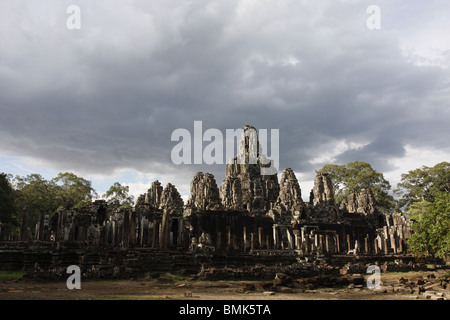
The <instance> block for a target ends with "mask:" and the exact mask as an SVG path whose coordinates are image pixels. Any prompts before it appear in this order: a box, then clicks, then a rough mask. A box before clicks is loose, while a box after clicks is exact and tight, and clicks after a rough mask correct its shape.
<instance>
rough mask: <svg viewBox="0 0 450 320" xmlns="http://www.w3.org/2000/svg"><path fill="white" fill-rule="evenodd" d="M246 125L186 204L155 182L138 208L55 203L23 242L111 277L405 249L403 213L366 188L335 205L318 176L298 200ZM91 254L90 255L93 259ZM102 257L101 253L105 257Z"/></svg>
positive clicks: (287, 175)
mask: <svg viewBox="0 0 450 320" xmlns="http://www.w3.org/2000/svg"><path fill="white" fill-rule="evenodd" d="M251 132H256V129H255V128H254V127H251V126H245V127H244V130H243V132H242V137H241V142H240V147H239V153H238V154H237V155H236V156H235V157H234V158H232V159H230V161H229V162H228V164H227V165H226V176H225V179H224V181H223V182H222V184H221V185H220V186H219V185H218V184H217V182H216V180H215V178H214V176H213V175H212V174H210V173H202V172H198V173H197V174H196V175H195V176H194V177H193V179H192V182H191V186H190V196H189V199H188V201H187V203H186V204H184V202H183V200H182V198H181V196H180V194H179V192H178V191H177V189H176V187H175V186H174V185H172V184H170V183H168V184H167V185H166V186H165V187H163V186H162V185H161V183H160V182H159V181H154V182H153V183H152V185H151V186H150V188H149V189H148V191H147V192H146V193H145V194H142V195H140V196H139V198H138V199H137V202H136V205H135V207H134V208H128V209H124V208H122V209H118V210H117V211H112V210H111V209H110V208H108V205H107V203H106V202H105V201H103V200H96V201H95V202H93V203H92V204H91V205H90V206H87V207H84V208H81V209H72V210H65V209H61V210H59V212H58V213H57V214H55V215H54V216H52V217H48V216H45V215H44V216H43V217H42V218H41V221H40V222H39V224H38V225H37V226H36V230H35V232H34V238H33V237H32V236H31V232H30V230H28V232H26V231H24V232H22V239H21V240H22V242H21V243H22V244H23V245H25V244H26V245H27V248H30V246H34V247H33V248H35V247H36V245H37V244H39V246H41V247H46V248H47V249H48V250H53V251H51V252H52V254H53V256H52V257H50V258H49V257H48V256H47V258H43V260H42V262H41V264H43V265H45V266H47V267H50V266H55V265H63V263H62V260H64V259H65V260H64V261H65V262H66V263H68V262H67V261H70V259H69V258H67V257H66V256H64V255H67V252H72V253H73V254H75V255H78V256H76V257H75V256H74V257H73V260H72V261H74V263H78V264H82V265H84V266H85V267H86V268H88V269H89V270H90V272H93V271H92V270H93V269H95V270H98V268H100V266H102V263H103V265H104V266H105V268H106V266H109V268H110V274H114V272H115V271H114V270H116V271H117V268H119V267H123V268H125V269H126V268H128V269H130V268H131V269H133V268H135V269H136V270H141V271H151V270H157V269H158V268H163V266H164V263H165V262H164V261H167V260H170V263H169V262H167V263H168V264H170V265H171V267H170V268H172V270H173V268H174V265H176V264H177V263H179V264H180V266H181V265H183V263H184V266H181V267H180V268H181V269H182V268H185V269H189V270H191V271H192V270H194V271H195V270H196V269H197V271H198V269H199V268H200V266H201V265H203V266H204V264H205V261H206V262H208V261H209V262H211V261H219V260H220V261H222V260H224V259H225V258H224V257H226V259H225V260H226V261H227V262H223V263H222V265H230V264H231V265H238V264H239V261H241V260H242V259H247V260H246V261H247V262H248V261H253V262H255V263H260V264H261V263H262V264H264V263H268V264H271V263H272V264H276V263H279V262H280V261H290V262H295V261H299V259H300V260H301V259H302V258H304V257H319V256H348V257H353V256H372V257H373V256H376V257H382V256H387V255H395V254H404V253H406V240H407V239H408V238H409V236H410V228H409V224H408V221H407V220H406V219H405V217H403V216H402V215H401V214H393V215H386V214H383V213H381V212H379V211H378V210H377V207H376V204H375V200H374V197H373V195H372V193H371V192H370V190H361V191H359V192H356V191H355V192H352V193H351V194H350V196H349V197H348V199H346V200H345V201H343V202H342V203H341V205H340V206H339V207H338V206H337V205H336V203H335V200H334V195H333V186H332V183H331V181H330V178H329V177H328V176H327V175H326V174H321V173H319V174H317V176H316V178H315V181H314V188H313V190H311V192H310V196H309V201H304V200H303V199H302V190H301V188H300V185H299V182H298V180H297V178H296V176H295V173H294V171H293V170H292V169H291V168H286V169H284V170H283V172H282V173H281V177H280V179H279V178H278V174H274V175H262V174H261V168H262V167H264V166H268V165H269V166H270V165H272V164H271V163H270V161H269V162H268V161H267V158H265V156H264V155H263V154H260V147H259V143H257V144H256V146H257V147H256V148H254V147H252V144H251V143H250V142H251V141H250V140H251V139H250V138H251V135H250V134H249V133H251ZM256 139H257V137H256ZM24 221H26V214H24ZM28 250H31V249H28ZM71 250H72V251H71ZM25 251H26V250H25ZM5 252H12V251H3V255H4V257H7V256H6V253H5ZM49 252H50V251H49ZM74 252H75V253H74ZM87 252H91V253H93V254H94V257H91V258H92V261H91V262H89V263H88V262H86V261H88V260H89V259H88V258H87ZM56 253H58V254H60V257H61V258H58V254H56ZM113 253H114V254H113ZM48 254H50V253H48ZM19 255H20V254H18V255H17V256H16V258H17V257H18V256H19ZM102 255H107V258H104V260H102V258H101V257H102ZM63 256H64V258H62V257H63ZM118 256H120V258H117V257H118ZM81 257H82V258H81ZM133 257H134V258H133ZM176 257H180V258H179V259H178V258H176ZM205 257H208V258H205ZM249 257H252V258H249ZM280 257H288V258H283V259H284V260H283V259H281V258H280ZM11 259H12V258H11ZM11 259H10V260H11ZM21 259H22V260H21V262H17V261H19V260H20V259H19V260H17V261H16V262H14V263H16V264H17V266H19V265H20V266H21V267H24V266H25V267H26V266H29V265H30V264H31V263H32V261H31V260H27V257H26V254H25V253H23V255H22V258H21ZM46 259H47V260H46ZM58 259H59V260H58ZM61 259H62V260H61ZM115 259H116V260H115ZM133 259H134V260H133ZM174 259H175V260H177V259H178V260H177V261H178V262H174ZM202 259H203V260H202ZM205 259H206V260H205ZM208 259H209V260H208ZM214 259H216V260H214ZM221 259H222V260H221ZM233 259H234V260H233ZM239 259H241V260H239ZM248 259H250V260H248ZM251 259H253V260H251ZM286 259H287V260H286ZM181 260H183V261H185V262H183V263H181V262H180V261H181ZM3 261H9V260H8V259H6V260H4V259H3ZM27 261H28V262H27ZM102 261H103V262H102ZM124 261H126V263H125V264H124ZM133 261H134V262H133ZM247 262H246V263H247ZM5 263H6V262H5ZM27 263H28V264H27ZM83 263H84V264H83ZM130 263H131V264H130ZM133 263H134V265H133ZM130 265H131V266H130ZM133 266H134V267H133ZM117 272H118V271H117Z"/></svg>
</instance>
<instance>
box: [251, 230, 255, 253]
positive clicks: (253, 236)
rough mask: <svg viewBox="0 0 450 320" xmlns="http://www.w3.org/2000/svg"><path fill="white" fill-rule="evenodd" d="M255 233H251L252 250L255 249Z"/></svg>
mask: <svg viewBox="0 0 450 320" xmlns="http://www.w3.org/2000/svg"><path fill="white" fill-rule="evenodd" d="M254 241H255V234H254V233H253V232H252V233H250V250H254V249H255V244H254Z"/></svg>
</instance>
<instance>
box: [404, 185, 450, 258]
mask: <svg viewBox="0 0 450 320" xmlns="http://www.w3.org/2000/svg"><path fill="white" fill-rule="evenodd" d="M434 197H435V199H434V201H433V203H429V202H427V201H421V202H415V203H414V204H413V205H411V207H410V209H409V213H410V214H412V215H414V217H415V219H414V223H413V231H414V233H413V234H412V236H411V238H409V239H408V248H409V250H410V251H411V252H412V253H413V254H414V256H416V257H434V258H441V259H445V258H447V257H450V193H448V192H437V193H436V194H435V195H434ZM417 208H419V210H418V209H417ZM411 211H413V212H411ZM417 211H419V212H417Z"/></svg>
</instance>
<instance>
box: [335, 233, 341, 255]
mask: <svg viewBox="0 0 450 320" xmlns="http://www.w3.org/2000/svg"><path fill="white" fill-rule="evenodd" d="M340 242H341V240H340V238H339V234H336V250H337V252H338V253H340V252H341V243H340Z"/></svg>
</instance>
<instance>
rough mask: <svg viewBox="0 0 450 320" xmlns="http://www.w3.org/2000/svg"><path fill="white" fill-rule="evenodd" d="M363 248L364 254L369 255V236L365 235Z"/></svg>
mask: <svg viewBox="0 0 450 320" xmlns="http://www.w3.org/2000/svg"><path fill="white" fill-rule="evenodd" d="M364 248H365V252H366V254H368V253H369V235H367V236H366V237H365V238H364Z"/></svg>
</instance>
